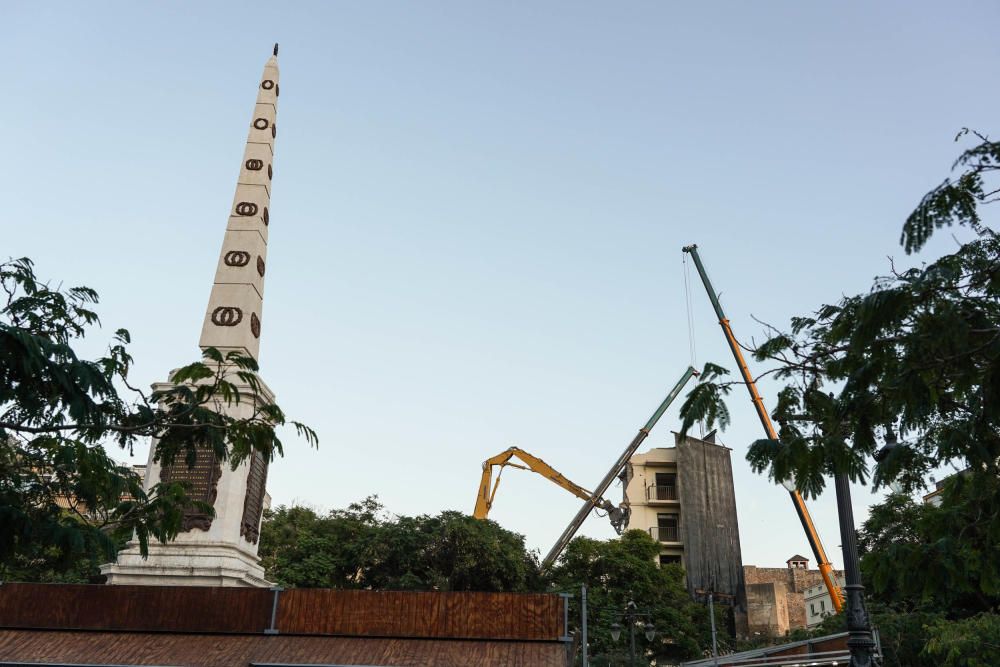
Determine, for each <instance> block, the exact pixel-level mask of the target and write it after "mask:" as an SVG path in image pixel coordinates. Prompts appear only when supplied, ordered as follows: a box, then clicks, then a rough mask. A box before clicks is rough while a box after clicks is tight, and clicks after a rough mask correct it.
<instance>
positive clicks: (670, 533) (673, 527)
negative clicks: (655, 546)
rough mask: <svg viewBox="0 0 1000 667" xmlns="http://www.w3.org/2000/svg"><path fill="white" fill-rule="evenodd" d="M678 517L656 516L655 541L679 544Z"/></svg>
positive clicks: (669, 515) (670, 515)
mask: <svg viewBox="0 0 1000 667" xmlns="http://www.w3.org/2000/svg"><path fill="white" fill-rule="evenodd" d="M678 524H679V521H678V517H677V515H676V514H657V515H656V535H655V537H656V539H657V540H659V541H660V542H679V541H680V533H679V531H678Z"/></svg>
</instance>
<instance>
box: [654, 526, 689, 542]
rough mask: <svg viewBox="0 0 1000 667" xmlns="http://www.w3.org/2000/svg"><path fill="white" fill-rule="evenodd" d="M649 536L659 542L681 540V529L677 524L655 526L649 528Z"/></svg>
mask: <svg viewBox="0 0 1000 667" xmlns="http://www.w3.org/2000/svg"><path fill="white" fill-rule="evenodd" d="M649 536H650V537H652V538H653V539H654V540H656V541H657V542H680V541H681V536H680V530H679V529H678V528H677V526H653V527H652V528H650V529H649Z"/></svg>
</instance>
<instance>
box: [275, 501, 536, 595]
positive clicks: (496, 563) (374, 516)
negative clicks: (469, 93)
mask: <svg viewBox="0 0 1000 667" xmlns="http://www.w3.org/2000/svg"><path fill="white" fill-rule="evenodd" d="M260 555H261V561H262V564H263V565H264V567H265V568H266V571H267V575H268V577H270V578H271V579H272V580H273V581H277V582H278V583H280V584H281V585H283V586H297V587H302V588H357V589H373V590H439V591H537V590H540V588H541V580H540V578H539V573H538V558H537V556H536V555H535V554H533V553H529V552H528V551H527V550H526V549H525V547H524V537H523V536H522V535H518V534H517V533H513V532H511V531H509V530H505V529H504V528H501V527H500V526H499V525H498V524H497V523H495V522H493V521H480V520H477V519H474V518H473V517H471V516H469V515H467V514H462V513H461V512H454V511H447V512H441V513H440V514H438V515H435V516H429V515H420V516H416V517H409V516H393V515H390V514H388V513H387V512H386V511H385V510H384V508H383V507H382V505H381V504H380V503H379V502H378V499H377V498H375V497H369V498H365V499H364V500H362V501H361V502H358V503H353V504H351V505H350V506H348V507H347V509H335V510H332V511H330V512H327V513H325V514H320V513H317V512H316V511H315V510H312V509H309V508H305V507H279V508H277V509H276V510H274V511H271V512H267V513H266V514H265V519H264V523H263V526H262V529H261V541H260Z"/></svg>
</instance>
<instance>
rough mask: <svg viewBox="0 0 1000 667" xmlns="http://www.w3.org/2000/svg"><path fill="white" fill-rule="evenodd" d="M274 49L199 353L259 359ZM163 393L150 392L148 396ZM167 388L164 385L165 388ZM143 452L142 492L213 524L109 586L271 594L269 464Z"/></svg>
mask: <svg viewBox="0 0 1000 667" xmlns="http://www.w3.org/2000/svg"><path fill="white" fill-rule="evenodd" d="M277 56H278V45H277V44H275V46H274V55H273V56H271V58H270V59H268V61H267V63H266V64H265V65H264V73H263V75H262V76H261V80H260V83H259V85H258V86H257V104H256V106H255V107H254V112H253V118H252V119H251V121H250V133H249V136H248V137H247V145H246V150H245V151H244V152H243V162H242V163H241V164H240V176H239V181H238V183H237V185H236V196H235V197H234V198H233V205H232V208H231V210H230V211H229V223H228V225H227V226H226V235H225V237H224V238H223V241H222V251H221V252H220V253H219V264H218V268H217V269H216V272H215V284H214V285H213V286H212V294H211V297H210V298H209V300H208V308H207V309H206V311H205V321H204V324H203V325H202V329H201V341H200V343H199V345H200V346H201V348H202V349H205V348H208V347H215V348H218V349H219V351H221V352H222V353H223V355H225V354H226V353H227V352H230V351H233V350H237V351H240V352H242V353H244V354H247V355H249V356H252V357H253V358H254V359H257V358H258V350H259V347H260V330H261V320H262V307H263V303H264V273H265V269H266V267H267V228H268V224H269V223H270V213H269V212H268V205H269V204H270V197H271V177H272V175H273V169H272V166H271V163H272V158H273V156H274V140H275V137H276V135H277V128H276V126H275V119H276V117H277V111H278V92H279V91H278V58H277ZM160 386H161V385H154V387H153V388H154V389H156V388H158V387H160ZM168 386H169V385H168ZM244 390H245V398H243V400H241V401H240V402H239V403H238V404H235V405H230V406H223V407H222V409H224V410H226V411H227V412H228V413H229V414H232V415H233V416H237V417H246V416H249V415H250V414H251V413H252V411H253V409H254V406H253V404H252V401H251V400H250V397H251V395H252V394H251V392H250V388H249V387H248V386H247V387H241V394H243V391H244ZM260 394H261V395H260V398H261V400H263V401H266V402H273V401H274V396H273V394H272V393H271V390H270V389H268V388H267V386H266V385H264V384H263V382H261V391H260ZM155 445H156V443H155V442H154V443H153V446H152V447H151V448H150V453H149V462H148V465H147V467H146V482H145V484H146V490H147V491H149V489H150V488H151V487H152V486H153V485H154V484H156V483H157V482H159V481H161V480H174V481H184V482H187V483H188V484H189V485H190V486H189V488H190V491H189V495H191V496H192V497H193V498H195V499H197V500H200V501H202V502H207V503H209V504H210V505H212V506H213V507H214V509H215V516H214V517H212V516H211V515H210V514H199V513H190V514H188V515H185V519H184V527H183V530H182V532H181V533H180V534H179V535H178V536H177V538H176V539H175V540H174V541H173V542H170V543H167V544H161V543H159V542H155V541H152V540H151V541H150V544H149V557H148V558H146V559H143V558H142V556H141V555H140V553H139V546H138V544H137V543H135V542H130V543H129V545H128V546H127V547H126V548H125V549H124V550H123V551H121V552H119V554H118V558H117V561H116V562H114V563H109V564H108V565H105V566H103V567H102V568H101V571H102V573H103V574H105V575H107V579H108V583H109V584H147V585H174V586H177V585H181V586H270V585H271V584H270V583H269V582H267V581H266V580H265V579H264V570H263V568H261V567H260V564H259V560H260V559H259V558H258V557H257V540H258V535H259V531H260V521H261V512H262V510H263V503H264V494H265V490H264V485H265V482H266V480H267V463H266V462H265V461H264V458H263V457H262V456H261V455H260V454H254V455H253V456H252V457H251V458H250V459H249V460H248V461H245V462H244V463H243V464H241V465H240V466H239V467H238V468H237V469H236V470H232V469H231V468H230V466H229V464H228V462H220V461H216V460H215V457H214V455H213V454H212V453H211V452H209V451H199V453H198V460H197V461H196V463H195V465H194V466H192V467H189V466H188V465H187V464H186V462H184V461H183V460H182V457H181V458H179V459H178V460H177V461H176V462H175V463H174V464H173V465H171V466H169V467H166V468H164V467H162V466H161V465H160V464H159V463H158V462H156V461H154V460H153V453H154V451H155Z"/></svg>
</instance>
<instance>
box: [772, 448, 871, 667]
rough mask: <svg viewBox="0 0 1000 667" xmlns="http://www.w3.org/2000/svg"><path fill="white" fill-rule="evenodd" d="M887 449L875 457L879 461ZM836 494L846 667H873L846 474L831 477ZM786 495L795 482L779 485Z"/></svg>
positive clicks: (868, 622) (855, 533)
mask: <svg viewBox="0 0 1000 667" xmlns="http://www.w3.org/2000/svg"><path fill="white" fill-rule="evenodd" d="M887 449H888V446H887V447H885V448H883V450H882V451H880V452H879V453H878V454H877V455H876V457H875V458H876V460H881V458H882V457H883V456H884V452H885V451H887ZM833 482H834V489H835V490H836V492H837V518H838V519H839V521H840V547H841V550H842V552H843V554H844V582H845V585H844V594H845V600H844V615H845V617H846V618H847V632H848V633H849V636H848V638H847V648H848V649H849V650H850V652H851V662H850V667H874V666H875V665H876V664H877V663H876V662H875V640H874V639H873V638H872V624H871V619H870V617H869V616H868V609H867V607H866V606H865V587H864V586H863V585H862V584H861V567H860V565H859V559H858V535H857V531H856V529H855V527H854V506H853V504H852V503H851V483H850V479H849V478H848V477H847V473H842V472H838V473H835V474H834V476H833ZM781 484H782V486H784V487H785V488H786V489H788V490H789V491H793V490H795V488H796V487H795V479H794V478H790V479H786V480H785V481H783V482H782V483H781Z"/></svg>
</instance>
